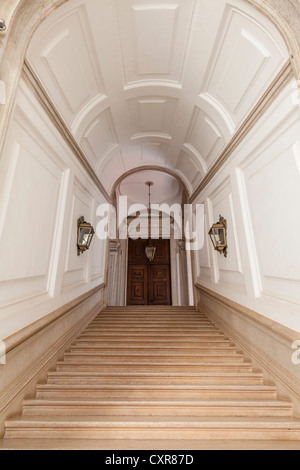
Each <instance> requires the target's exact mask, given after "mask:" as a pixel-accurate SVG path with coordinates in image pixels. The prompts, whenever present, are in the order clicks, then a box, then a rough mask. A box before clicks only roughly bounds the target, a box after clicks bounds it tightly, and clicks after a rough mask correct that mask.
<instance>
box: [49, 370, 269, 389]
mask: <svg viewBox="0 0 300 470" xmlns="http://www.w3.org/2000/svg"><path fill="white" fill-rule="evenodd" d="M48 383H53V384H66V385H71V386H72V385H76V384H77V385H79V384H83V385H87V384H88V385H90V384H116V385H124V386H125V385H136V386H138V385H149V384H150V385H151V384H152V385H170V384H173V385H174V384H177V385H180V384H183V385H185V386H187V385H218V384H228V385H261V384H263V374H262V373H261V372H239V373H235V372H211V371H208V372H198V373H197V372H191V373H187V372H181V373H180V372H177V373H174V372H165V373H164V372H147V373H144V372H135V371H133V372H115V371H114V372H109V371H108V372H107V371H106V372H105V371H102V372H98V371H95V372H87V371H82V372H80V371H65V372H62V371H51V372H48Z"/></svg>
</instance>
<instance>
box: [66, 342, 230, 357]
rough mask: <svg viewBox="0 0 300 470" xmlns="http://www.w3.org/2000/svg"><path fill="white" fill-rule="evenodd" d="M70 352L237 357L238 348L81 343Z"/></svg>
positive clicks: (75, 345) (73, 346) (72, 347)
mask: <svg viewBox="0 0 300 470" xmlns="http://www.w3.org/2000/svg"><path fill="white" fill-rule="evenodd" d="M70 351H72V352H75V353H77V354H83V353H87V352H91V353H97V354H101V355H108V354H111V353H112V354H125V355H129V354H132V355H136V354H138V355H141V354H145V355H157V354H159V355H164V356H169V355H170V356H172V355H177V356H178V355H180V354H181V352H182V354H184V355H187V353H189V354H193V355H197V354H206V355H208V354H210V353H212V352H214V351H216V352H217V353H218V354H222V355H226V356H227V355H235V354H237V351H236V348H235V347H234V346H226V347H220V346H206V347H200V346H199V347H190V348H187V347H178V346H174V347H173V348H170V347H167V346H151V347H149V346H148V344H147V343H145V345H144V346H143V347H142V346H128V347H122V346H115V345H114V346H111V347H107V346H106V347H103V346H102V345H101V344H97V343H92V344H89V343H85V344H84V345H82V344H81V343H79V344H77V343H76V344H74V345H72V346H71V347H70Z"/></svg>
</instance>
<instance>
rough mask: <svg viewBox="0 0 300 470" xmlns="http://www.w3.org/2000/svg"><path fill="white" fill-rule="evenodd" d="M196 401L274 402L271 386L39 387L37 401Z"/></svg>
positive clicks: (40, 385) (46, 385) (52, 385)
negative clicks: (55, 399) (245, 400)
mask: <svg viewBox="0 0 300 470" xmlns="http://www.w3.org/2000/svg"><path fill="white" fill-rule="evenodd" d="M70 397H71V398H115V397H118V398H127V397H130V398H143V399H147V398H162V399H166V398H172V399H175V398H193V399H208V398H210V399H237V398H238V399H248V400H274V399H276V397H277V393H276V388H275V387H274V386H270V385H248V386H247V385H139V386H137V385H109V384H104V385H74V384H73V385H72V387H70V384H67V385H55V384H39V385H37V387H36V398H70Z"/></svg>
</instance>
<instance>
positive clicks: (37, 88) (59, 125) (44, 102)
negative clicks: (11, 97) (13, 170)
mask: <svg viewBox="0 0 300 470" xmlns="http://www.w3.org/2000/svg"><path fill="white" fill-rule="evenodd" d="M22 77H23V79H24V80H25V82H26V84H27V85H28V86H29V88H30V89H31V91H33V93H34V95H35V97H36V98H37V100H38V102H39V103H40V105H41V106H42V107H43V109H44V111H45V112H46V114H47V116H48V117H49V119H50V120H51V122H52V123H53V124H54V126H55V127H56V129H57V130H58V132H59V134H60V135H61V136H62V138H63V139H64V141H65V142H66V144H67V145H68V147H69V148H70V149H71V151H72V153H73V155H75V157H76V158H77V160H78V161H79V162H80V164H81V165H82V166H83V168H84V170H85V171H86V173H87V174H88V175H89V177H90V178H91V179H92V181H93V182H94V183H95V185H96V186H97V188H98V189H99V191H100V192H101V194H102V195H103V196H104V197H105V199H106V200H107V201H108V202H111V198H110V196H109V194H108V193H107V191H106V189H105V188H104V186H103V185H102V183H101V181H100V180H99V178H98V176H97V174H96V173H95V171H94V169H93V168H92V166H91V164H90V163H89V161H88V159H87V158H86V156H85V154H84V153H83V151H82V150H81V148H80V146H79V145H78V143H77V142H76V140H75V139H74V137H73V135H72V133H71V132H70V130H69V128H68V127H67V126H66V124H65V122H64V120H63V119H62V118H61V116H60V114H59V112H58V111H57V109H56V108H55V106H54V104H53V103H52V101H51V100H50V99H49V96H48V94H47V93H46V91H45V89H44V87H43V85H42V84H41V82H40V80H39V79H38V77H37V75H36V74H35V72H34V71H33V69H32V67H31V66H30V65H29V63H28V61H27V60H25V61H24V65H23V69H22Z"/></svg>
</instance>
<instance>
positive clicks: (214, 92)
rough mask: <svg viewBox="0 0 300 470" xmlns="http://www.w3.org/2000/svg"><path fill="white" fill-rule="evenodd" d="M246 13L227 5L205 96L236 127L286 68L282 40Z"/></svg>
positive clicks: (212, 59)
mask: <svg viewBox="0 0 300 470" xmlns="http://www.w3.org/2000/svg"><path fill="white" fill-rule="evenodd" d="M268 27H269V25H268V23H266V24H265V23H264V24H263V23H259V22H258V21H256V20H255V19H254V18H252V17H251V16H249V15H247V14H246V13H245V12H244V11H241V10H239V9H238V8H236V7H233V6H231V5H226V8H225V10H224V15H223V19H222V22H221V25H220V30H219V32H218V35H217V37H216V42H215V45H214V48H213V51H212V55H211V61H210V64H209V66H208V69H207V73H206V79H205V80H204V84H203V90H202V93H201V94H202V95H207V99H210V100H214V101H215V103H216V107H217V106H220V107H222V108H223V109H224V112H225V113H227V114H228V116H230V118H231V120H232V122H234V123H235V125H236V126H238V124H240V122H241V121H242V119H243V118H244V117H246V115H247V114H248V113H249V111H250V110H251V108H252V107H253V106H254V105H255V104H256V103H257V101H258V99H259V98H260V97H261V96H262V94H263V92H264V91H265V90H266V88H267V86H268V84H270V83H271V81H272V78H273V77H274V76H275V75H276V73H278V72H279V70H280V68H281V67H283V65H284V63H285V61H286V59H287V57H286V51H285V50H284V49H283V41H277V38H276V39H275V38H273V37H272V36H271V35H270V33H269V30H268Z"/></svg>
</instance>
